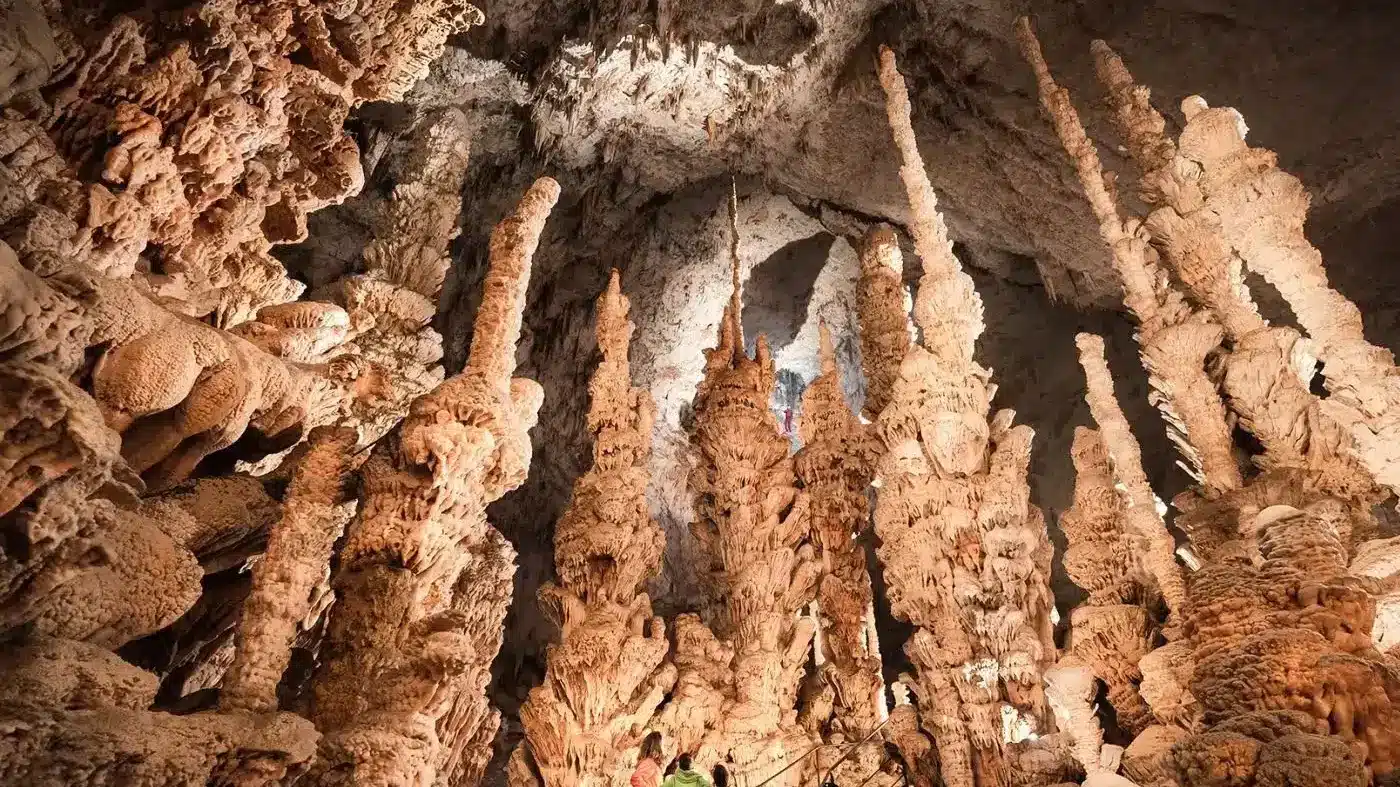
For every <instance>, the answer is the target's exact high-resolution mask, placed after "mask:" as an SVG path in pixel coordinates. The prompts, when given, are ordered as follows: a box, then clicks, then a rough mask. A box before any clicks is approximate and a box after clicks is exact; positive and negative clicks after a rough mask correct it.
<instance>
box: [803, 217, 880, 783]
mask: <svg viewBox="0 0 1400 787" xmlns="http://www.w3.org/2000/svg"><path fill="white" fill-rule="evenodd" d="M890 240H891V241H892V240H893V238H890ZM895 292H896V297H897V292H898V291H897V290H896V291H895ZM900 316H901V318H903V314H902V313H901V315H900ZM899 329H900V331H903V330H904V326H903V325H902V324H901V325H900V326H899ZM820 335H821V340H820V342H821V343H820V354H821V364H822V366H821V374H820V375H819V376H818V377H817V378H816V379H815V380H813V381H812V382H811V383H810V384H809V385H808V386H807V390H806V391H805V392H803V394H802V420H801V423H800V425H799V433H800V435H801V438H802V450H801V451H799V452H798V453H797V456H796V457H795V464H796V468H797V477H798V478H799V479H800V480H801V481H802V487H803V489H804V490H805V491H806V493H807V498H808V501H809V503H810V506H809V510H810V515H811V523H812V524H811V527H812V538H813V541H814V542H815V544H816V546H817V547H818V549H819V550H820V553H821V554H820V558H821V562H822V577H821V583H820V584H819V585H818V589H817V602H818V607H819V609H820V612H821V615H822V617H823V619H824V620H825V621H827V625H825V626H823V628H822V637H821V645H822V648H821V651H822V654H823V658H824V660H825V662H826V665H825V667H824V668H823V669H822V672H821V674H820V677H819V679H820V680H821V681H822V683H823V684H824V685H825V686H829V687H830V691H831V694H832V706H833V707H832V713H831V714H830V718H829V719H827V718H817V719H814V723H816V725H817V726H818V732H819V733H820V734H821V736H822V739H823V740H824V741H826V742H827V743H828V744H833V745H831V746H830V747H829V748H825V749H823V750H822V753H821V756H819V757H818V758H817V762H818V766H819V768H820V769H821V771H822V773H823V774H824V775H825V774H826V773H828V772H831V771H832V769H833V768H834V769H835V770H834V772H832V773H831V778H832V779H833V780H834V781H835V783H836V784H838V785H848V784H849V785H858V784H887V783H889V781H888V780H886V781H881V780H880V779H879V775H878V774H879V771H880V770H881V763H882V761H883V759H884V755H885V751H884V746H883V745H882V740H881V739H880V738H879V737H878V736H876V737H872V734H873V733H875V732H876V731H878V730H879V728H880V726H881V723H882V722H883V721H884V720H885V718H886V716H887V712H886V709H885V682H884V678H883V677H882V676H881V673H880V654H879V651H878V649H877V648H876V647H875V643H873V642H872V641H871V638H870V637H869V625H868V624H869V620H868V618H869V615H870V611H871V609H872V606H871V605H872V604H873V598H872V593H871V588H870V573H869V571H868V570H867V569H866V566H865V550H864V549H863V548H862V547H861V546H860V544H858V543H857V542H856V540H855V539H856V536H857V535H859V534H860V532H861V531H863V530H865V528H866V527H867V526H868V523H869V519H870V503H869V500H868V498H867V496H866V490H867V489H869V487H870V482H871V480H872V479H873V478H874V475H875V458H876V450H875V449H876V446H875V442H876V439H875V435H874V434H872V433H870V432H869V431H868V430H867V429H866V428H865V427H864V426H863V425H862V424H861V423H860V420H859V419H858V418H857V417H856V415H855V414H854V413H852V412H851V411H850V408H849V407H847V406H846V400H845V396H844V395H843V393H842V391H841V372H840V370H839V369H838V368H837V366H836V350H835V348H834V346H833V345H832V341H831V334H830V332H829V331H827V329H826V326H825V325H823V326H821V329H820ZM905 335H906V336H907V334H905ZM848 749H849V751H848ZM838 761H839V764H838ZM892 778H893V777H891V779H892Z"/></svg>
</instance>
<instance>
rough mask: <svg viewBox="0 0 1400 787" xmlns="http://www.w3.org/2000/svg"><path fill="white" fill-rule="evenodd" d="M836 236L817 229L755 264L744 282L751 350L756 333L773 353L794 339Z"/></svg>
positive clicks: (749, 346) (746, 320)
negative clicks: (765, 340) (765, 341)
mask: <svg viewBox="0 0 1400 787" xmlns="http://www.w3.org/2000/svg"><path fill="white" fill-rule="evenodd" d="M835 242H836V236H835V235H832V234H831V233H829V232H819V233H817V234H816V235H813V236H811V237H808V238H803V239H801V240H795V241H793V242H791V243H789V244H787V245H786V246H783V247H782V248H780V249H778V250H777V251H775V252H773V254H771V255H769V257H768V259H766V260H764V261H763V262H760V263H759V264H758V265H755V266H754V268H753V270H752V271H751V272H750V273H749V280H748V281H747V282H745V283H744V312H743V324H744V337H745V339H746V341H747V343H748V350H749V352H751V353H752V352H753V350H754V348H755V346H756V344H757V342H758V336H759V335H760V334H762V335H763V336H765V337H767V339H768V347H769V349H771V350H772V351H773V352H774V353H776V352H777V351H779V350H781V349H782V348H784V347H786V346H788V344H790V343H791V342H792V340H793V339H795V338H797V332H798V331H799V330H801V329H802V324H803V323H804V322H806V321H807V307H808V305H809V304H810V303H811V302H812V292H813V289H814V288H815V286H816V283H817V276H819V275H820V274H821V272H822V268H823V267H825V266H826V262H827V257H828V256H829V255H830V253H831V245H832V244H833V243H835Z"/></svg>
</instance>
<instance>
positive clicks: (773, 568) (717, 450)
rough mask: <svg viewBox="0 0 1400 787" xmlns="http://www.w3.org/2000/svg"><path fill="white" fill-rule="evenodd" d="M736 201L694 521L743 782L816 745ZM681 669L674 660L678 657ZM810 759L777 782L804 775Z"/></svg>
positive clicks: (797, 515)
mask: <svg viewBox="0 0 1400 787" xmlns="http://www.w3.org/2000/svg"><path fill="white" fill-rule="evenodd" d="M736 210H737V207H736V199H735V197H734V196H733V194H732V193H731V197H730V229H731V232H732V233H734V236H733V237H732V238H731V243H730V255H731V263H732V265H733V277H734V294H733V297H732V298H731V300H730V303H729V305H728V306H727V307H726V309H725V312H724V317H723V320H722V322H721V325H720V332H719V344H718V346H716V347H714V348H712V349H709V350H706V351H705V355H706V363H705V377H704V379H703V380H702V381H701V383H700V386H699V388H698V390H697V391H696V395H695V433H694V435H693V437H692V446H693V448H694V452H695V459H694V462H695V463H694V466H693V470H692V472H691V488H692V490H693V492H694V494H695V523H694V525H693V529H694V530H695V532H696V534H697V536H699V537H700V539H701V541H702V543H705V544H706V545H707V546H708V547H709V549H710V550H711V552H712V554H715V555H717V556H718V562H719V563H720V565H722V567H723V574H722V579H721V582H722V591H723V594H724V600H725V614H726V617H727V621H726V622H727V631H728V633H729V634H730V639H731V640H732V642H733V648H734V668H733V680H734V689H733V691H734V694H733V697H732V698H731V699H730V700H728V701H727V702H726V705H725V707H724V709H723V712H722V714H721V718H720V720H719V725H720V728H719V729H718V730H716V733H717V737H718V740H720V741H722V744H723V746H724V747H725V748H724V749H722V750H720V751H721V752H728V753H729V754H730V755H731V756H732V757H733V760H732V766H731V768H732V769H733V770H734V771H735V777H736V778H737V779H738V780H739V782H740V783H744V782H748V783H750V784H758V783H759V782H762V781H764V780H765V779H767V778H769V777H771V776H774V775H775V774H777V773H778V772H779V771H782V770H783V769H784V767H785V766H787V765H788V764H789V763H791V762H792V761H794V760H796V759H797V758H799V757H802V756H803V755H805V754H806V753H807V752H808V750H809V749H811V747H812V745H813V744H814V741H812V740H811V738H810V737H809V735H808V733H807V732H806V730H804V729H803V728H802V727H801V726H799V725H798V723H797V713H796V698H797V687H798V682H799V679H800V678H801V675H802V668H803V665H804V664H805V662H806V659H807V652H808V649H809V647H810V644H811V640H812V635H813V633H814V627H813V625H812V621H811V619H810V618H807V617H804V618H801V619H800V620H799V619H798V617H797V615H796V613H797V612H798V610H799V609H801V608H802V607H803V606H804V605H806V604H807V603H808V602H810V601H811V600H812V598H813V597H814V595H815V591H816V582H817V577H818V574H819V572H820V565H819V564H818V563H817V562H816V560H815V559H814V556H813V550H812V547H811V545H809V544H806V543H804V542H805V541H806V539H807V536H808V527H809V514H808V510H807V500H806V498H805V496H803V495H802V494H801V493H800V492H799V490H798V489H797V486H796V478H795V476H794V473H793V463H792V457H791V456H789V454H788V440H787V439H786V438H785V437H783V435H782V434H781V433H779V431H778V424H777V420H776V418H775V417H774V415H773V413H772V412H771V411H770V410H769V408H768V402H769V399H770V397H771V395H772V391H773V385H774V382H775V372H774V369H773V359H772V357H771V355H770V354H769V352H768V344H767V341H766V340H764V338H763V337H761V336H760V337H759V339H758V342H757V345H758V350H757V355H756V357H755V358H749V357H748V354H747V353H746V352H745V350H744V337H743V330H742V328H741V323H740V318H741V314H740V309H741V301H740V292H739V288H738V283H739V257H738V238H737V227H736V221H735V213H736ZM678 666H680V665H679V664H678ZM811 767H812V761H811V759H810V758H808V759H806V760H804V761H803V763H802V764H800V765H797V766H796V767H793V768H790V769H788V770H786V771H785V772H784V773H783V775H782V776H781V777H779V778H778V779H777V780H775V781H774V782H773V784H775V785H780V784H790V785H796V784H799V783H805V782H806V780H807V778H808V772H809V770H810V769H811Z"/></svg>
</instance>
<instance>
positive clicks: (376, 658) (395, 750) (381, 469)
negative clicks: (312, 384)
mask: <svg viewBox="0 0 1400 787" xmlns="http://www.w3.org/2000/svg"><path fill="white" fill-rule="evenodd" d="M558 197H559V186H558V184H556V183H555V182H554V181H553V180H550V179H549V178H542V179H540V180H538V181H536V182H535V184H534V185H533V186H531V187H530V189H529V190H528V191H527V192H526V193H525V196H524V197H523V198H522V200H521V203H520V205H519V207H518V208H517V209H516V211H515V213H514V214H512V215H511V216H508V217H507V218H506V219H505V220H504V221H502V222H501V223H500V224H499V225H497V227H496V229H495V231H494V232H493V233H492V235H491V257H490V268H489V270H488V272H487V275H486V282H485V293H484V295H483V297H482V303H481V308H480V310H479V311H478V313H477V317H476V329H475V333H474V334H473V336H472V348H471V357H470V359H469V361H468V363H467V367H466V369H464V370H463V371H462V373H461V374H459V375H457V376H456V377H453V378H451V379H449V380H447V381H446V382H444V383H443V384H441V385H439V386H438V387H437V388H436V389H434V390H433V391H432V392H430V393H428V394H426V395H424V396H422V397H420V398H419V399H418V400H417V401H415V402H414V403H413V405H412V408H411V410H410V413H409V416H408V418H407V419H405V420H404V422H403V423H402V424H400V426H399V428H398V430H397V431H396V432H394V433H392V434H391V435H390V436H389V437H388V438H387V439H386V440H384V441H381V442H380V443H379V444H378V445H376V447H375V450H374V453H373V455H372V456H371V457H370V459H369V460H368V461H367V462H366V463H365V466H364V468H363V470H362V479H363V481H362V484H363V489H364V497H363V499H362V505H361V509H360V513H359V515H358V516H357V517H356V519H355V521H354V522H353V523H352V524H351V526H350V530H349V534H348V536H347V539H346V543H345V545H344V547H343V549H342V551H341V553H340V569H339V573H338V575H337V576H336V577H335V579H334V586H335V589H336V592H337V596H338V601H337V604H336V607H335V608H334V610H333V612H332V614H331V620H330V626H329V629H328V632H327V638H326V643H325V646H324V648H323V653H322V657H323V664H322V667H321V670H320V672H319V673H318V675H317V676H316V679H315V685H314V698H313V706H312V710H313V712H312V718H313V719H314V720H315V721H316V723H317V726H318V728H319V729H320V730H321V731H322V732H323V733H325V736H326V737H325V739H324V741H323V743H322V752H323V757H324V758H325V762H324V763H323V766H324V767H325V768H326V769H327V771H328V773H327V774H326V778H327V779H336V778H341V777H342V776H344V775H345V774H346V773H347V772H348V773H349V774H350V777H351V778H353V780H354V781H355V783H357V784H366V785H397V784H432V783H439V784H454V783H466V784H472V783H475V781H476V780H477V779H478V778H479V777H480V774H481V769H482V768H484V767H485V765H486V761H487V759H489V757H490V744H491V740H492V738H493V737H494V736H495V730H496V726H497V724H498V720H499V715H498V714H497V713H496V711H494V710H492V709H491V708H489V706H488V705H487V702H486V697H485V696H484V690H485V687H486V681H487V679H488V677H489V668H490V664H491V660H492V659H493V658H495V655H496V651H497V649H499V647H500V643H501V636H502V633H501V632H502V628H503V622H504V618H505V613H506V606H507V605H508V603H509V600H510V593H511V577H512V574H513V573H514V550H513V549H512V548H511V546H510V544H509V543H507V542H506V540H505V538H504V537H503V536H501V534H500V533H498V532H497V531H496V530H495V529H494V528H492V527H491V526H490V525H489V524H488V523H487V521H486V506H487V505H488V504H489V503H490V502H492V501H494V500H496V499H498V498H500V497H501V495H503V494H505V493H506V492H508V491H510V490H511V489H514V488H515V487H516V486H519V485H520V483H521V482H522V481H524V479H525V474H526V471H527V470H528V468H529V464H530V439H529V435H528V434H527V432H528V430H529V429H530V427H531V426H532V425H533V424H534V421H535V416H536V413H537V412H538V410H539V406H540V402H541V399H542V392H541V390H540V387H539V385H538V384H536V383H535V382H533V381H530V380H525V379H520V378H512V377H511V374H512V373H513V372H514V370H515V345H516V342H517V340H518V339H519V336H520V323H521V312H522V310H523V309H524V307H525V291H526V286H527V284H528V282H529V277H530V261H531V257H532V256H533V254H534V252H535V248H536V247H537V245H538V243H539V237H540V233H541V231H542V230H543V228H544V222H545V219H546V218H547V217H548V216H549V212H550V210H551V208H553V206H554V203H555V202H556V200H557V199H558Z"/></svg>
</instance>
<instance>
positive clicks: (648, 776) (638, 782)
mask: <svg viewBox="0 0 1400 787" xmlns="http://www.w3.org/2000/svg"><path fill="white" fill-rule="evenodd" d="M662 757H663V755H662V754H661V733H659V732H653V733H649V734H648V735H647V736H646V738H644V739H643V740H642V752H641V754H639V755H637V769H636V770H635V771H632V787H658V785H660V784H661V759H662Z"/></svg>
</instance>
